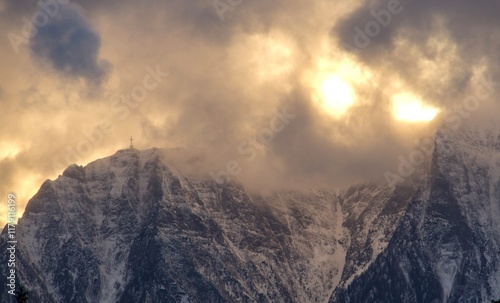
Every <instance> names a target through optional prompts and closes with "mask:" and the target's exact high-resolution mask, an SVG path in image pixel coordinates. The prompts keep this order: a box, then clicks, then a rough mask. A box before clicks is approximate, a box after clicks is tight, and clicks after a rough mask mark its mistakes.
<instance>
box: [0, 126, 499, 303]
mask: <svg viewBox="0 0 500 303" xmlns="http://www.w3.org/2000/svg"><path fill="white" fill-rule="evenodd" d="M499 134H500V130H499V129H494V128H490V129H488V130H469V131H463V130H461V131H460V132H454V131H450V130H443V131H440V132H438V134H437V137H436V147H435V150H434V154H433V157H432V167H431V169H430V171H429V172H428V175H427V176H424V177H422V178H421V179H419V180H418V181H411V182H409V183H408V184H405V185H402V186H400V187H397V188H396V189H392V188H390V187H388V186H385V185H377V184H364V185H355V186H351V187H350V188H348V189H346V190H343V191H341V192H335V191H333V190H312V191H310V192H306V193H304V192H298V191H297V192H294V191H285V192H278V193H274V194H271V195H268V196H261V195H255V194H250V193H248V192H246V191H245V189H244V188H243V187H242V186H241V185H239V184H236V183H226V184H218V183H216V182H214V181H212V180H211V179H210V178H209V177H208V176H206V175H204V174H203V173H201V172H202V171H203V168H204V167H205V164H204V163H203V161H204V158H203V157H202V156H199V155H196V154H192V153H191V154H190V153H188V152H186V151H184V150H181V149H176V150H160V149H150V150H145V151H139V150H136V149H127V150H121V151H118V152H117V153H116V154H115V155H113V156H111V157H108V158H104V159H100V160H97V161H95V162H92V163H90V164H89V165H87V166H85V167H80V166H76V165H72V166H70V167H68V168H67V169H66V170H65V171H64V173H63V175H62V176H60V177H59V178H58V179H57V180H55V181H49V180H47V181H46V182H45V183H44V184H43V185H42V187H41V188H40V191H39V192H38V193H37V194H36V195H35V196H34V197H33V198H32V199H31V200H30V202H29V205H28V207H27V209H26V212H25V214H24V216H23V218H22V219H21V220H20V221H19V224H18V227H17V236H18V241H19V243H18V251H17V258H18V263H17V265H18V272H19V273H20V281H21V283H22V284H23V285H25V286H26V287H27V288H28V289H30V290H31V296H32V299H33V300H34V302H44V303H45V302H47V303H50V302H66V301H68V302H182V303H186V302H204V303H205V302H231V303H232V302H259V303H260V302H286V303H309V302H311V303H313V302H315V303H316V302H320V303H326V302H343V303H344V302H354V303H363V302H370V303H371V302H384V303H391V302H394V303H396V302H397V303H399V302H418V303H421V302H422V303H427V302H432V303H437V302H451V303H455V302H478V303H479V302H489V301H490V300H491V299H498V298H500V287H499V285H500V258H499V251H500V245H499V244H500V138H499ZM412 182H413V183H412ZM5 249H6V229H4V231H3V233H2V235H1V237H0V250H2V251H4V250H5ZM0 258H2V260H0V261H1V262H2V263H1V264H6V263H7V262H6V259H5V258H6V254H3V255H2V256H1V257H0ZM0 269H1V274H2V275H6V270H7V268H6V267H5V266H2V267H0ZM5 287H6V286H5V284H0V292H1V293H2V297H1V298H2V302H12V297H11V296H8V295H7V294H6V291H5ZM9 300H11V301H9Z"/></svg>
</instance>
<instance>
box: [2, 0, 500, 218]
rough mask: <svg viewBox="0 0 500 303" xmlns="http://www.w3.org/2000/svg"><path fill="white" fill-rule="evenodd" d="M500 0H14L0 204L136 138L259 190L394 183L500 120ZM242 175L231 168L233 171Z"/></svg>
mask: <svg viewBox="0 0 500 303" xmlns="http://www.w3.org/2000/svg"><path fill="white" fill-rule="evenodd" d="M499 12H500V2H498V1H468V0H443V1H431V0H419V1H410V0H402V1H401V2H399V1H396V0H366V1H362V0H358V1H334V0H329V1H323V0H318V1H299V0H287V1H284V0H275V1H269V0H252V1H250V0H215V1H214V0H191V1H186V0H164V1H154V0H146V1H131V0H125V1H110V0H101V1H96V0H87V1H80V0H75V1H67V0H59V2H58V1H56V0H42V1H33V0H0V34H1V39H2V41H3V42H2V43H0V54H1V56H0V68H1V73H0V119H1V120H0V121H1V123H2V125H1V127H0V181H1V182H0V194H1V196H2V197H4V198H0V200H3V201H4V203H2V204H1V206H0V214H2V216H1V218H2V222H3V221H5V220H3V218H6V206H7V202H6V201H7V194H8V193H15V194H16V195H17V201H18V211H19V215H21V214H22V211H23V209H24V205H25V204H26V203H27V201H28V199H29V198H30V197H31V196H32V195H33V194H34V193H35V192H36V191H37V189H38V188H39V186H40V185H41V183H42V182H43V181H44V180H46V179H54V178H56V177H57V176H58V175H59V174H61V172H62V171H63V170H64V168H65V167H67V166H68V165H70V164H72V163H77V164H80V165H84V164H86V163H88V162H90V161H92V160H95V159H98V158H102V157H105V156H108V155H112V154H113V153H115V151H116V150H118V149H122V148H127V147H128V145H129V141H128V139H129V138H130V137H131V136H132V137H134V146H135V147H137V148H139V149H147V148H151V147H184V148H186V149H188V150H197V151H198V150H199V151H202V152H203V153H204V154H206V155H207V157H208V158H209V159H210V163H212V166H211V168H210V169H208V170H207V173H209V172H212V173H213V175H214V176H215V177H216V178H219V179H224V178H226V177H227V176H230V177H231V178H232V179H237V180H239V181H240V182H242V183H243V184H244V185H245V186H246V187H248V188H249V189H252V190H274V189H279V188H283V187H297V186H301V187H314V186H329V187H332V188H342V187H344V186H346V185H348V184H352V183H354V182H366V181H379V182H386V172H388V171H390V172H397V168H398V165H399V164H400V161H401V160H400V159H401V157H403V158H408V157H410V155H411V154H412V151H414V150H415V149H416V148H418V147H416V146H419V144H422V143H419V142H418V139H422V138H424V139H425V138H432V135H433V133H434V132H435V131H436V129H437V128H438V127H443V125H444V126H445V127H451V128H455V127H458V126H459V125H461V124H464V123H470V121H486V120H489V119H494V118H495V115H496V113H498V108H497V107H496V104H497V103H498V102H496V101H498V98H497V95H498V94H497V92H496V90H500V87H499V85H498V84H499V83H500V72H499V68H498V67H499V66H500V19H499V18H498V14H499ZM228 172H229V173H233V175H229V173H228Z"/></svg>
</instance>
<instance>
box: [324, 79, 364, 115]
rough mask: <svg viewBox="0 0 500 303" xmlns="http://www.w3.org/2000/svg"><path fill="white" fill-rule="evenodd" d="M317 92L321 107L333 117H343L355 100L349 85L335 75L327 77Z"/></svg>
mask: <svg viewBox="0 0 500 303" xmlns="http://www.w3.org/2000/svg"><path fill="white" fill-rule="evenodd" d="M318 90H319V92H320V98H319V103H320V104H321V107H322V108H323V109H324V110H325V111H326V112H328V113H329V114H330V115H332V116H334V117H339V116H342V115H344V114H345V113H346V111H347V110H348V109H349V107H351V106H352V104H353V103H354V100H355V94H354V90H353V88H352V87H351V85H349V83H347V82H346V81H344V80H343V79H342V78H341V77H339V76H338V75H336V74H332V75H329V76H327V77H326V78H325V79H324V80H323V81H322V82H321V83H320V85H319V89H318Z"/></svg>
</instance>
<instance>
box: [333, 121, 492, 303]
mask: <svg viewBox="0 0 500 303" xmlns="http://www.w3.org/2000/svg"><path fill="white" fill-rule="evenodd" d="M499 134H500V131H499V130H498V129H491V128H490V129H488V130H485V129H481V130H480V129H474V130H461V131H459V132H456V131H451V130H444V131H440V132H439V133H438V134H437V137H436V148H435V151H434V155H433V162H432V169H431V172H430V174H429V176H428V178H427V181H426V183H425V184H424V185H423V186H422V187H421V188H420V189H419V191H418V192H417V193H416V194H415V195H414V197H413V199H412V202H411V203H410V205H409V207H408V210H407V212H406V214H405V216H404V218H403V219H402V220H401V223H400V225H399V226H398V228H397V229H396V231H395V233H394V235H393V237H392V239H391V241H390V243H389V245H388V247H387V249H386V250H385V251H384V252H383V253H382V254H380V255H379V256H378V257H377V260H376V261H375V262H374V263H373V264H372V265H371V266H370V267H369V268H368V269H367V270H366V271H364V272H363V273H362V274H361V275H360V276H359V277H357V278H355V279H354V280H353V282H352V283H351V284H350V285H349V286H348V287H347V288H342V287H339V288H338V289H337V290H336V293H335V295H334V296H333V297H332V300H331V302H356V303H358V302H384V303H386V302H433V303H436V302H449V303H452V302H453V303H455V302H464V303H465V302H469V303H472V302H477V303H480V302H490V301H491V300H492V299H499V298H500V258H499V252H500V182H499V181H500V137H499Z"/></svg>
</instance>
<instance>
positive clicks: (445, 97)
mask: <svg viewBox="0 0 500 303" xmlns="http://www.w3.org/2000/svg"><path fill="white" fill-rule="evenodd" d="M498 12H500V2H498V1H468V0H445V1H433V0H422V1H410V0H401V1H398V0H375V1H364V2H363V5H361V6H360V7H358V8H357V9H356V10H354V11H353V12H352V13H351V14H350V15H348V16H346V17H344V18H342V19H341V20H340V21H339V22H338V23H337V24H336V25H335V26H334V27H333V29H332V35H333V36H334V37H337V38H338V39H339V41H340V43H341V44H343V45H344V46H345V48H346V49H347V50H349V51H351V52H352V53H353V54H356V56H358V58H359V59H361V60H362V61H364V62H365V63H366V64H368V65H369V66H370V67H372V68H375V69H380V68H383V69H386V70H387V71H388V72H390V73H395V74H397V75H399V76H400V77H401V78H402V79H404V81H405V82H406V83H407V84H408V85H409V86H410V87H412V88H413V90H414V91H418V92H419V93H420V95H422V96H426V97H429V99H433V100H438V101H434V102H438V103H439V104H440V105H444V106H446V107H449V106H451V105H452V104H453V102H455V100H456V99H457V98H460V96H462V95H463V94H464V89H465V88H467V86H468V85H472V84H471V80H472V76H473V70H474V68H476V67H477V65H478V64H479V63H480V62H481V60H486V61H487V65H488V66H496V65H498V64H499V63H500V60H499V59H500V57H499V56H498V54H499V52H500V36H499V35H498V31H499V30H500V19H499V18H498ZM443 31H444V32H445V36H446V37H443V36H441V37H440V38H438V39H439V40H440V42H442V43H445V44H446V46H445V48H444V50H452V49H453V50H455V49H456V54H457V56H458V60H457V62H455V64H451V66H449V69H450V70H449V74H450V75H451V76H450V78H449V79H447V81H446V83H437V82H436V80H435V79H433V80H432V81H423V80H422V79H421V75H422V74H423V73H425V72H426V71H425V70H423V69H422V65H421V61H419V60H427V61H428V62H432V63H434V66H436V69H440V68H442V67H437V66H439V64H440V63H441V62H440V61H442V60H443V55H442V54H441V57H440V54H439V53H438V52H437V51H436V49H437V48H436V46H435V44H432V43H429V42H430V41H431V39H432V38H435V37H436V35H438V34H439V33H441V32H443ZM402 41H403V42H407V43H408V45H409V46H410V47H412V48H413V49H415V50H416V51H418V52H419V54H418V56H416V55H415V53H410V52H407V53H404V52H401V50H398V47H401V42H402ZM430 66H431V67H432V65H430Z"/></svg>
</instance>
